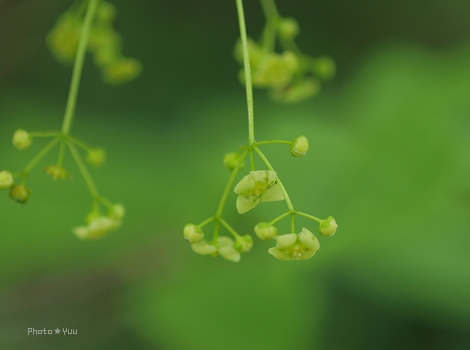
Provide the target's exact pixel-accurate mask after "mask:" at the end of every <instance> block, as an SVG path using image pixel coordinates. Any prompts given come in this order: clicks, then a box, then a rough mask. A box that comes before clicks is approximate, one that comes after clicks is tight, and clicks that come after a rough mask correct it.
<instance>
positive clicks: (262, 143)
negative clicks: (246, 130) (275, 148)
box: [256, 140, 292, 146]
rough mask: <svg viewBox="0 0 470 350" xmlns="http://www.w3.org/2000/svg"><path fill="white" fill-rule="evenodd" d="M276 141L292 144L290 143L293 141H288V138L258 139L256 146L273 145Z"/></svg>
mask: <svg viewBox="0 0 470 350" xmlns="http://www.w3.org/2000/svg"><path fill="white" fill-rule="evenodd" d="M275 143H278V144H286V145H290V144H291V143H292V141H288V140H269V141H256V146H259V145H271V144H275Z"/></svg>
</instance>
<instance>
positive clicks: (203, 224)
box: [198, 216, 215, 228]
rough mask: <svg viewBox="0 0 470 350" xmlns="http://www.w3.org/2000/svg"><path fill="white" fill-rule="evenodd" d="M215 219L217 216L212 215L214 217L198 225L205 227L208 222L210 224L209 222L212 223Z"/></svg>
mask: <svg viewBox="0 0 470 350" xmlns="http://www.w3.org/2000/svg"><path fill="white" fill-rule="evenodd" d="M214 219H215V218H214V217H213V216H212V217H210V218H208V219H206V220H204V221H203V222H201V223H200V224H199V225H198V226H199V227H200V228H203V227H204V226H206V225H207V224H209V223H211V222H212V221H214Z"/></svg>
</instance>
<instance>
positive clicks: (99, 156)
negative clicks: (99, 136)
mask: <svg viewBox="0 0 470 350" xmlns="http://www.w3.org/2000/svg"><path fill="white" fill-rule="evenodd" d="M105 160H106V152H105V150H104V149H102V148H93V149H91V150H89V151H88V153H87V155H86V161H87V162H88V163H90V164H91V165H93V166H100V165H103V163H104V162H105Z"/></svg>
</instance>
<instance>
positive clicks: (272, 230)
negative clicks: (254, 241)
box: [255, 222, 277, 241]
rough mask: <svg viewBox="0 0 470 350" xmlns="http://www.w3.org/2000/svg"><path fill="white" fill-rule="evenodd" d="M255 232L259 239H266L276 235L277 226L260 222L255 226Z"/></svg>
mask: <svg viewBox="0 0 470 350" xmlns="http://www.w3.org/2000/svg"><path fill="white" fill-rule="evenodd" d="M255 233H256V236H258V238H259V239H262V240H263V241H267V240H269V239H271V238H274V236H276V235H277V228H276V227H274V226H272V225H270V224H268V223H267V222H260V223H259V224H257V225H256V226H255Z"/></svg>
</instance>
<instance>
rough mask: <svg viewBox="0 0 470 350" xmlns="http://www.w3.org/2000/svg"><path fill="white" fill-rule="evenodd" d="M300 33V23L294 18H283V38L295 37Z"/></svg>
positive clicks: (281, 34) (281, 32)
mask: <svg viewBox="0 0 470 350" xmlns="http://www.w3.org/2000/svg"><path fill="white" fill-rule="evenodd" d="M298 34H299V24H298V23H297V21H296V20H295V19H293V18H282V19H281V20H280V22H279V36H280V37H281V38H283V39H293V38H295V37H296V36H297V35H298Z"/></svg>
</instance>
